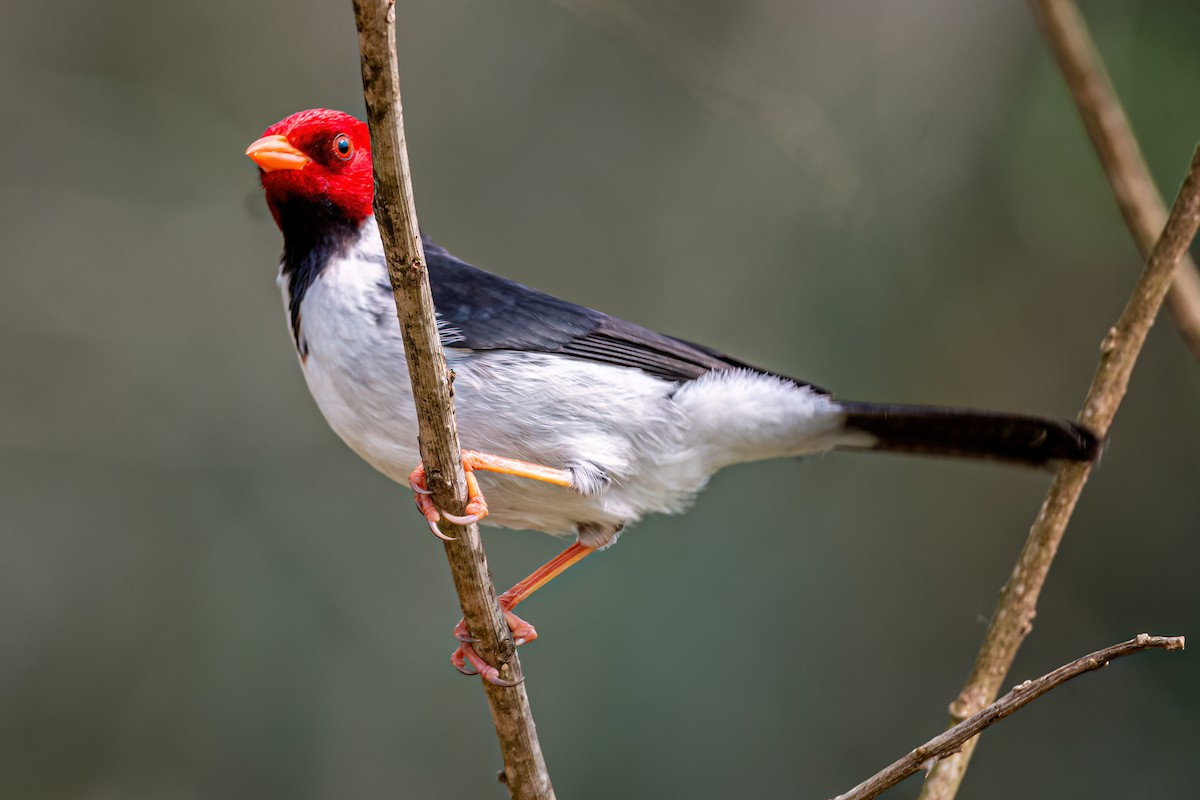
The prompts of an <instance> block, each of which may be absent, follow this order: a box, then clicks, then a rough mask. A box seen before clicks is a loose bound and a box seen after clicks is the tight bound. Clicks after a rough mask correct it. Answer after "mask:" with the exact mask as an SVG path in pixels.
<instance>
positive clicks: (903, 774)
mask: <svg viewBox="0 0 1200 800" xmlns="http://www.w3.org/2000/svg"><path fill="white" fill-rule="evenodd" d="M1152 648H1157V649H1160V650H1182V649H1183V637H1182V636H1151V635H1150V634H1148V633H1141V634H1138V636H1137V638H1135V639H1130V640H1129V641H1128V642H1121V643H1120V644H1115V645H1113V646H1112V647H1106V648H1104V649H1103V650H1097V651H1096V652H1094V653H1091V654H1089V655H1086V656H1084V657H1083V658H1080V659H1076V660H1075V661H1072V662H1071V663H1070V664H1066V665H1065V666H1061V667H1059V668H1058V669H1056V670H1054V671H1053V672H1051V673H1049V674H1048V675H1043V676H1042V677H1040V678H1038V679H1036V680H1032V681H1025V682H1024V683H1022V684H1020V685H1018V686H1014V687H1013V689H1012V691H1010V692H1009V693H1008V694H1006V695H1004V696H1003V697H1001V698H1000V699H999V700H997V701H996V702H994V703H992V704H991V705H990V706H988V707H987V708H985V709H984V710H983V711H980V712H979V713H978V714H976V715H974V716H973V717H971V718H970V719H966V720H963V721H962V722H960V723H958V724H957V725H955V726H954V727H953V728H950V729H949V730H947V731H946V732H944V733H942V734H941V735H940V736H935V737H933V738H932V739H930V740H929V741H928V742H926V743H925V744H923V745H921V746H920V747H918V748H917V749H915V750H913V751H911V752H910V753H909V754H908V755H906V756H904V757H903V758H901V759H899V760H897V761H896V762H894V763H893V764H891V765H890V766H888V767H887V768H885V769H882V770H880V771H879V772H877V773H875V774H874V775H872V776H871V777H870V778H867V779H866V780H865V781H863V782H862V783H860V784H859V785H858V786H855V787H854V788H853V789H851V790H850V791H848V792H846V793H845V794H842V795H838V796H837V798H835V800H870V798H872V797H875V796H876V795H879V794H881V793H883V792H885V791H887V790H888V789H890V788H891V787H893V786H895V785H896V784H897V783H899V782H900V781H902V780H904V779H905V778H907V777H908V776H909V775H912V774H914V773H916V772H918V771H919V770H921V769H922V768H928V765H930V764H931V763H933V762H934V761H936V760H937V759H941V758H944V757H946V756H948V755H951V754H953V753H956V752H958V751H959V749H960V748H961V747H962V746H963V744H964V743H965V742H967V740H969V739H971V738H972V737H975V736H978V735H979V733H980V732H981V731H983V729H984V728H986V727H988V726H990V725H994V724H995V723H997V722H999V721H1000V720H1002V719H1004V718H1005V717H1007V716H1008V715H1009V714H1012V713H1013V712H1014V711H1017V710H1018V709H1021V708H1023V707H1024V706H1026V705H1027V704H1029V703H1032V702H1033V701H1034V700H1036V699H1038V698H1039V697H1041V696H1042V695H1044V694H1045V693H1046V692H1048V691H1050V690H1051V689H1054V688H1055V687H1058V686H1061V685H1062V684H1064V683H1066V682H1067V681H1069V680H1071V679H1072V678H1075V677H1078V676H1079V675H1082V674H1083V673H1085V672H1091V671H1092V670H1095V669H1100V668H1101V667H1106V666H1108V662H1109V661H1112V660H1113V659H1116V658H1120V657H1121V656H1127V655H1131V654H1133V653H1139V652H1141V651H1143V650H1150V649H1152Z"/></svg>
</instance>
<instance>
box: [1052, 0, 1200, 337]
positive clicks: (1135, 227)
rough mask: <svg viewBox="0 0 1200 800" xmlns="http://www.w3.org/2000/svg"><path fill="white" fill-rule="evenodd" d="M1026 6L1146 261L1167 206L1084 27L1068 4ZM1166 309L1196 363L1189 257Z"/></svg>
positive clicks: (1198, 315)
mask: <svg viewBox="0 0 1200 800" xmlns="http://www.w3.org/2000/svg"><path fill="white" fill-rule="evenodd" d="M1031 5H1032V7H1033V15H1034V17H1036V18H1037V21H1038V24H1039V25H1040V26H1041V28H1042V33H1043V34H1044V35H1045V37H1046V42H1047V44H1049V46H1050V50H1051V51H1052V52H1053V53H1054V57H1055V59H1057V61H1058V66H1059V69H1061V70H1062V73H1063V78H1064V79H1065V80H1066V83H1067V88H1068V89H1070V91H1071V96H1072V97H1073V98H1074V99H1075V106H1076V107H1077V108H1078V109H1079V115H1080V117H1082V118H1083V124H1084V126H1085V127H1086V128H1087V132H1088V136H1090V137H1091V139H1092V145H1093V146H1094V147H1095V148H1096V155H1098V156H1099V157H1100V165H1101V166H1102V167H1103V168H1104V174H1105V175H1107V176H1108V182H1109V183H1110V184H1111V185H1112V191H1113V195H1115V196H1116V199H1117V205H1118V206H1119V207H1120V209H1121V216H1123V217H1124V218H1125V224H1126V225H1127V226H1128V227H1129V232H1130V233H1131V234H1132V235H1133V240H1134V242H1135V243H1136V244H1137V248H1138V252H1140V253H1141V254H1142V258H1143V259H1147V258H1149V257H1150V249H1151V248H1152V247H1154V242H1155V240H1156V239H1157V238H1158V235H1159V234H1160V233H1161V232H1162V229H1163V224H1164V223H1165V222H1166V220H1167V206H1166V204H1165V203H1164V202H1163V199H1162V195H1161V194H1159V191H1158V187H1157V186H1155V184H1154V180H1153V178H1151V177H1150V168H1149V167H1147V166H1146V159H1145V158H1143V157H1142V151H1141V148H1140V147H1139V146H1138V141H1137V137H1136V136H1134V135H1133V128H1132V127H1131V126H1130V124H1129V117H1128V116H1126V114H1125V109H1124V108H1122V106H1121V101H1120V100H1119V99H1118V98H1117V93H1116V90H1115V89H1113V85H1112V81H1111V80H1110V79H1109V76H1108V71H1107V70H1106V69H1105V68H1104V61H1103V60H1101V58H1100V54H1099V52H1098V51H1097V50H1096V44H1095V42H1093V41H1092V37H1091V34H1090V33H1088V28H1087V23H1086V22H1085V21H1084V19H1083V15H1082V14H1080V13H1079V8H1078V7H1077V6H1076V5H1075V3H1074V2H1073V0H1031ZM1167 307H1168V308H1169V309H1170V310H1171V314H1172V316H1173V317H1174V318H1175V327H1176V328H1178V329H1179V333H1180V335H1181V336H1182V337H1183V340H1184V342H1185V343H1186V344H1187V346H1188V347H1189V348H1190V349H1191V351H1192V354H1193V355H1194V356H1195V357H1196V358H1200V272H1197V271H1196V264H1195V263H1194V262H1193V261H1192V259H1191V258H1189V257H1185V258H1184V259H1183V262H1182V263H1181V264H1180V265H1179V267H1178V268H1177V269H1176V271H1175V282H1174V283H1173V284H1172V286H1171V291H1170V293H1169V294H1168V295H1167Z"/></svg>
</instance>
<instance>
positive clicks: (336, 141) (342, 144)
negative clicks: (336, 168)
mask: <svg viewBox="0 0 1200 800" xmlns="http://www.w3.org/2000/svg"><path fill="white" fill-rule="evenodd" d="M333 149H334V152H336V153H337V156H338V158H340V159H342V160H343V161H349V160H350V154H351V153H353V152H354V145H353V144H351V142H350V137H349V136H347V135H346V134H344V133H339V134H338V135H337V136H335V137H334V138H333Z"/></svg>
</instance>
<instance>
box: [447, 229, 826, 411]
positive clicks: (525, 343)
mask: <svg viewBox="0 0 1200 800" xmlns="http://www.w3.org/2000/svg"><path fill="white" fill-rule="evenodd" d="M423 243H424V245H425V260H426V261H427V262H428V266H429V282H430V288H431V289H432V291H433V304H434V306H435V307H436V308H437V312H438V316H439V317H440V318H441V321H442V324H443V325H444V326H446V327H447V328H448V329H449V330H448V331H447V333H448V334H449V336H450V337H452V338H453V339H454V341H452V342H450V343H449V344H450V346H452V347H453V346H461V347H466V348H470V349H472V350H524V351H533V352H541V353H560V354H562V355H565V356H570V357H572V358H579V359H584V360H587V361H597V362H600V363H603V364H612V365H614V366H619V367H631V368H634V369H640V370H642V371H643V372H646V373H649V374H650V375H654V376H655V377H658V378H663V379H665V380H669V381H679V382H683V381H690V380H693V379H695V378H699V377H700V376H701V375H704V374H706V373H708V372H712V371H714V370H726V369H750V370H754V371H755V372H762V373H764V374H771V375H773V374H775V373H770V372H767V371H766V370H762V369H759V368H758V367H754V366H751V365H750V364H747V363H745V362H743V361H739V360H738V359H736V358H731V357H729V356H727V355H724V354H723V353H720V352H718V351H716V350H712V349H710V348H708V347H704V346H703V345H698V344H693V343H692V342H687V341H684V340H683V339H676V338H674V337H671V336H664V335H663V334H661V333H655V332H654V331H652V330H649V329H648V328H643V327H641V326H640V325H635V324H633V323H632V322H626V321H625V320H622V319H617V318H616V317H611V316H609V315H608V314H604V313H602V312H600V311H594V310H592V309H590V308H585V307H584V306H580V305H576V304H575V303H568V302H567V301H565V300H559V299H558V298H557V297H552V296H551V295H548V294H545V293H543V292H539V291H537V290H535V289H530V288H528V287H527V286H522V285H521V284H519V283H516V282H515V281H510V280H508V279H507V278H501V277H500V276H498V275H493V274H491V273H490V272H485V271H484V270H481V269H479V268H478V267H474V266H471V265H470V264H468V263H466V262H465V261H462V260H460V259H458V258H456V257H454V256H452V255H451V254H450V253H449V252H447V251H446V250H445V248H443V247H440V246H438V245H437V244H435V243H433V242H432V241H430V240H429V239H427V238H423ZM458 337H461V338H458ZM778 377H785V376H778ZM787 380H790V381H793V382H795V383H797V384H799V385H801V386H811V384H809V383H806V382H803V381H797V380H795V379H794V378H787ZM812 388H813V389H816V390H817V391H821V392H822V393H824V390H821V389H817V387H812Z"/></svg>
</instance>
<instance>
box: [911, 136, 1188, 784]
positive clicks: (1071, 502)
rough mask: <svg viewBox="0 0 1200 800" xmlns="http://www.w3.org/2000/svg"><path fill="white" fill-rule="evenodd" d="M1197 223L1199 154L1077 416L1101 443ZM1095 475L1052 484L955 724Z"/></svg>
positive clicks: (963, 761) (941, 773) (993, 671)
mask: <svg viewBox="0 0 1200 800" xmlns="http://www.w3.org/2000/svg"><path fill="white" fill-rule="evenodd" d="M1198 225H1200V148H1198V149H1197V150H1196V152H1195V153H1194V154H1193V156H1192V163H1191V167H1190V168H1189V169H1188V173H1187V177H1186V178H1185V179H1184V181H1183V186H1182V187H1181V188H1180V190H1179V195H1178V197H1176V199H1175V205H1174V207H1173V208H1172V209H1171V215H1170V217H1168V219H1167V224H1166V226H1165V228H1164V229H1163V232H1162V236H1161V237H1159V239H1158V242H1157V243H1156V244H1155V245H1154V248H1153V250H1152V251H1151V253H1150V258H1149V259H1148V260H1147V262H1146V266H1145V268H1144V269H1143V270H1142V274H1141V276H1140V277H1139V278H1138V281H1137V283H1136V285H1135V286H1134V288H1133V292H1132V294H1131V295H1130V298H1129V302H1128V303H1127V304H1126V306H1125V310H1124V311H1122V312H1121V317H1120V319H1118V320H1117V324H1116V325H1115V326H1114V327H1113V328H1112V329H1111V330H1110V331H1109V332H1108V335H1107V336H1105V337H1104V341H1103V342H1102V343H1101V345H1100V365H1099V366H1098V367H1097V368H1096V374H1095V376H1094V377H1093V378H1092V386H1091V389H1090V390H1089V391H1088V395H1087V399H1086V400H1085V401H1084V404H1083V410H1082V411H1081V412H1080V414H1079V422H1080V423H1081V424H1083V425H1084V426H1086V427H1088V428H1090V429H1091V430H1092V431H1093V432H1095V433H1096V434H1097V435H1098V436H1100V437H1104V436H1106V435H1107V433H1108V429H1109V426H1110V425H1111V424H1112V421H1113V417H1114V416H1115V415H1116V413H1117V408H1118V406H1120V404H1121V400H1122V398H1123V397H1124V396H1125V390H1126V388H1127V387H1128V386H1129V377H1130V375H1131V374H1132V372H1133V366H1134V363H1135V362H1136V361H1137V357H1138V354H1139V353H1140V352H1141V349H1142V344H1143V343H1144V342H1145V340H1146V334H1147V333H1149V331H1150V326H1151V325H1153V324H1154V318H1155V317H1156V316H1157V315H1158V310H1159V308H1160V307H1161V306H1162V302H1163V298H1164V296H1165V295H1166V293H1167V289H1168V288H1169V287H1170V285H1171V279H1172V276H1173V275H1174V273H1175V268H1176V266H1177V265H1178V264H1179V261H1180V259H1182V258H1183V255H1184V253H1186V252H1187V249H1188V247H1189V246H1190V244H1191V242H1192V239H1193V238H1194V237H1195V235H1196V228H1197V226H1198ZM1091 470H1092V465H1091V464H1090V463H1070V464H1066V465H1064V466H1063V467H1061V468H1060V469H1059V471H1058V474H1057V475H1056V476H1055V478H1054V482H1053V483H1051V484H1050V489H1049V491H1048V492H1047V493H1046V499H1045V500H1044V501H1043V503H1042V508H1041V510H1040V511H1039V512H1038V515H1037V519H1035V520H1034V522H1033V526H1032V527H1031V528H1030V529H1029V537H1028V538H1027V539H1026V540H1025V546H1024V547H1023V548H1022V549H1021V555H1020V556H1019V557H1018V559H1017V564H1016V566H1015V567H1013V571H1012V575H1011V576H1010V577H1009V579H1008V582H1007V583H1006V584H1004V588H1003V589H1001V590H1000V600H999V603H998V604H997V606H996V611H995V613H994V614H993V615H992V622H991V624H990V625H989V626H988V630H987V634H986V635H985V636H984V641H983V645H982V646H981V647H980V650H979V654H978V655H977V656H976V657H975V665H974V667H973V668H972V669H971V675H970V677H969V678H968V679H967V683H966V685H965V686H964V687H963V690H962V693H961V694H959V696H958V699H956V700H955V701H954V702H953V703H951V704H950V722H951V724H956V723H958V722H961V721H962V720H964V719H966V718H967V717H969V716H971V715H972V714H975V713H976V712H978V711H979V710H980V709H981V708H983V707H984V706H986V705H987V704H988V703H990V702H991V701H992V699H993V698H994V697H995V696H996V693H997V692H998V691H999V689H1000V684H1001V682H1002V681H1003V680H1004V676H1005V675H1007V674H1008V671H1009V669H1010V668H1011V667H1012V663H1013V659H1015V658H1016V655H1017V649H1018V648H1020V646H1021V643H1022V642H1023V641H1024V640H1025V636H1026V635H1027V634H1028V633H1029V631H1030V630H1031V629H1032V628H1033V618H1034V615H1035V614H1036V613H1037V601H1038V596H1039V595H1040V594H1041V591H1042V585H1043V584H1044V583H1045V580H1046V575H1047V573H1048V572H1049V571H1050V564H1051V563H1052V562H1053V561H1054V555H1055V554H1056V553H1057V552H1058V546H1059V543H1060V542H1061V541H1062V537H1063V534H1064V533H1065V532H1066V529H1067V523H1068V522H1069V521H1070V519H1071V514H1072V512H1074V510H1075V503H1076V502H1077V501H1078V500H1079V495H1080V493H1081V492H1082V491H1083V486H1084V484H1085V483H1087V479H1088V475H1089V474H1090V473H1091ZM978 742H979V740H978V739H971V740H970V741H968V742H967V743H966V744H964V745H963V748H962V752H960V753H957V754H955V755H953V756H950V757H949V758H946V759H943V760H942V761H940V762H938V764H937V766H936V767H934V769H933V771H932V772H931V773H930V775H929V777H928V779H927V780H926V781H925V785H924V786H923V787H922V789H921V795H920V800H950V798H953V797H954V795H955V793H956V792H957V791H958V786H959V784H960V783H961V782H962V779H963V775H964V774H965V773H966V769H967V765H968V763H970V759H971V754H972V753H973V752H974V749H975V746H976V744H977V743H978Z"/></svg>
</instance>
